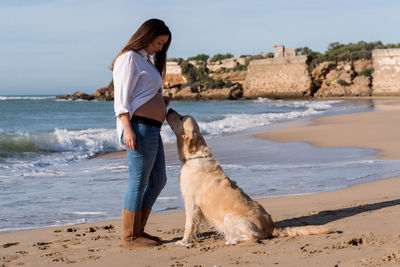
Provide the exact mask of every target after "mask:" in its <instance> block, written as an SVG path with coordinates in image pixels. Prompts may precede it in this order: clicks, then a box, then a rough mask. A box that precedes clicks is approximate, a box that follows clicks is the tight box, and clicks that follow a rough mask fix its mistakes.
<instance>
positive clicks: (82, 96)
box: [56, 91, 94, 100]
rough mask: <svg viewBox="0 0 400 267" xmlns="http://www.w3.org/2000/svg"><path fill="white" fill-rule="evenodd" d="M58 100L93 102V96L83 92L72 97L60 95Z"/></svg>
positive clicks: (57, 97)
mask: <svg viewBox="0 0 400 267" xmlns="http://www.w3.org/2000/svg"><path fill="white" fill-rule="evenodd" d="M56 99H64V100H93V99H94V97H93V95H88V94H85V93H83V92H79V91H78V92H75V93H73V94H72V95H59V96H56Z"/></svg>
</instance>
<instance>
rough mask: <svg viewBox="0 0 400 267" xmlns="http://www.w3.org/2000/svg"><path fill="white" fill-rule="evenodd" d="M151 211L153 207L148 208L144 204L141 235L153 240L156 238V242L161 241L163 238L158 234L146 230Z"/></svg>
mask: <svg viewBox="0 0 400 267" xmlns="http://www.w3.org/2000/svg"><path fill="white" fill-rule="evenodd" d="M150 212H151V208H147V207H145V206H142V224H141V235H142V236H143V237H146V238H149V239H151V240H154V241H156V242H161V239H160V238H159V237H158V236H153V235H149V234H148V233H145V232H144V227H145V225H146V223H147V219H148V218H149V215H150Z"/></svg>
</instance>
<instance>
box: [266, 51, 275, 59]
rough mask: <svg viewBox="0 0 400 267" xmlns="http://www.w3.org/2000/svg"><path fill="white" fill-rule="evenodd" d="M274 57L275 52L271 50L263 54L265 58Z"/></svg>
mask: <svg viewBox="0 0 400 267" xmlns="http://www.w3.org/2000/svg"><path fill="white" fill-rule="evenodd" d="M274 57H275V54H274V53H272V52H269V53H267V54H266V56H265V58H274Z"/></svg>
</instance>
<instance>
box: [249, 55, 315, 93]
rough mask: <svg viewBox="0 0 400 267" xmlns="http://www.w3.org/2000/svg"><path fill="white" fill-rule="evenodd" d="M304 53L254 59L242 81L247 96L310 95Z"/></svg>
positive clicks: (310, 84) (310, 83) (309, 79)
mask: <svg viewBox="0 0 400 267" xmlns="http://www.w3.org/2000/svg"><path fill="white" fill-rule="evenodd" d="M306 61H307V56H283V57H276V58H268V59H259V60H253V61H251V62H250V64H249V66H248V68H247V75H246V79H245V82H244V85H243V89H244V90H243V93H244V97H246V98H256V97H273V98H274V97H279V98H280V97H303V96H310V95H311V86H312V82H311V76H310V73H309V69H308V65H307V63H306Z"/></svg>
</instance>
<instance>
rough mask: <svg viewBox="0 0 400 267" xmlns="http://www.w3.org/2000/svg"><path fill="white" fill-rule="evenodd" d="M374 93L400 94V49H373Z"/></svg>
mask: <svg viewBox="0 0 400 267" xmlns="http://www.w3.org/2000/svg"><path fill="white" fill-rule="evenodd" d="M372 67H373V68H374V72H373V74H372V77H373V93H372V94H373V95H385V96H393V95H396V96H399V95H400V49H398V48H397V49H375V50H373V51H372Z"/></svg>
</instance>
